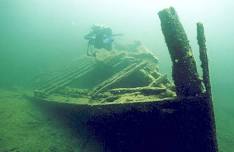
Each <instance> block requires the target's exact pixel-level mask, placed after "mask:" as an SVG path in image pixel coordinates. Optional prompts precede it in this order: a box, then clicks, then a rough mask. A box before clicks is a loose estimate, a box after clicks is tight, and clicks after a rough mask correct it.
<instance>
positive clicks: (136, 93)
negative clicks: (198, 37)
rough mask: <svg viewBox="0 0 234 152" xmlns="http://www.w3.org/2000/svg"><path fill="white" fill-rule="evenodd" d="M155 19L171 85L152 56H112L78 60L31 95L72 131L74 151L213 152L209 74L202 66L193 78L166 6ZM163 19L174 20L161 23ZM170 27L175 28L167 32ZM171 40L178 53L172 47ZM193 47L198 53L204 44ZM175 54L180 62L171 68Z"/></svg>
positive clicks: (192, 67) (193, 68) (189, 59)
mask: <svg viewBox="0 0 234 152" xmlns="http://www.w3.org/2000/svg"><path fill="white" fill-rule="evenodd" d="M159 16H160V18H162V16H163V19H161V23H162V30H163V33H164V36H165V39H166V43H167V45H168V48H169V51H170V54H171V58H172V61H173V76H172V77H173V80H174V84H175V86H174V84H173V83H171V82H170V81H169V80H168V79H167V77H166V75H163V74H161V73H160V72H159V70H158V63H157V59H156V58H154V57H152V55H149V54H141V55H139V54H130V55H126V54H121V53H120V54H117V55H114V56H113V57H108V58H106V59H104V60H102V61H101V62H100V61H95V60H94V59H91V58H85V59H84V60H83V59H82V61H83V62H81V60H79V64H75V66H73V65H72V66H71V67H70V68H67V69H68V70H66V71H64V72H61V73H60V74H55V76H54V77H52V78H51V79H50V80H48V81H45V83H44V85H43V84H42V85H41V86H40V87H38V89H37V90H35V96H34V98H33V99H34V100H36V101H38V102H35V103H36V104H37V105H38V106H40V107H42V109H44V110H46V112H47V113H48V114H49V115H50V116H52V117H53V118H55V119H58V120H59V121H62V122H66V123H68V125H69V126H70V127H71V128H73V129H74V130H75V132H76V133H77V132H78V133H77V137H78V138H79V139H80V141H81V143H80V144H79V146H78V147H80V148H79V150H80V151H83V152H91V151H92V152H131V151H139V152H143V151H147V152H151V151H155V152H174V151H178V152H217V151H218V147H217V142H216V132H215V120H214V113H213V106H212V96H211V91H210V85H209V80H208V79H207V78H209V75H207V73H206V74H205V75H204V71H203V81H199V80H200V79H199V78H198V74H197V70H196V65H195V61H194V59H193V57H191V56H188V55H187V54H188V52H189V51H191V48H190V47H187V46H186V45H188V44H185V43H187V42H188V41H187V39H186V38H187V37H186V35H185V33H184V31H183V28H182V25H181V24H177V22H178V23H180V22H179V20H178V17H177V15H176V13H175V11H174V9H173V8H169V9H165V10H163V11H161V12H160V13H159ZM168 16H169V18H167V17H168ZM165 18H167V21H168V20H170V19H171V18H172V19H174V20H173V22H166V21H165V20H164V19H165ZM168 24H169V25H168ZM170 26H172V29H173V28H177V29H179V30H171V31H170V30H168V29H167V28H171V27H170ZM198 28H199V27H198ZM178 31H179V34H178V33H176V32H178ZM181 31H182V32H181ZM168 32H169V33H170V34H168ZM173 32H175V33H173ZM172 34H174V35H176V36H177V37H176V36H175V37H173V42H175V41H176V40H177V42H176V45H177V46H173V44H172V43H173V42H171V41H172V40H171V39H170V38H168V36H171V35H172ZM198 34H199V33H198ZM203 34H204V33H203ZM184 35H185V36H184ZM203 36H204V35H203ZM181 37H182V38H184V39H183V40H182V41H181ZM178 45H179V47H180V49H181V48H182V51H184V52H183V53H179V52H177V53H176V52H175V51H177V50H175V49H176V48H178ZM199 46H201V45H200V44H199ZM200 49H203V51H204V47H202V48H200ZM173 51H174V52H173ZM205 53H206V52H205ZM178 54H179V56H177V55H178ZM181 54H182V55H181ZM175 58H176V60H179V62H180V60H181V61H183V62H181V64H180V65H179V66H178V61H176V62H174V61H175ZM204 61H207V58H206V60H204V58H203V59H202V63H207V62H204ZM81 63H82V64H81ZM182 63H183V64H182ZM207 64H208V63H207ZM207 64H206V65H205V66H204V67H203V69H205V68H208V65H207ZM205 70H208V69H205ZM103 71H105V72H103ZM208 74H209V73H208ZM181 76H183V78H182V77H181ZM204 80H206V81H204ZM201 83H204V86H205V88H204V89H203V88H202V84H201ZM84 86H85V87H84ZM87 86H88V87H87ZM74 88H76V89H74ZM77 88H79V89H77ZM80 88H82V89H80Z"/></svg>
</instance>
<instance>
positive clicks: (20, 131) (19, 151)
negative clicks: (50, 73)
mask: <svg viewBox="0 0 234 152" xmlns="http://www.w3.org/2000/svg"><path fill="white" fill-rule="evenodd" d="M25 95H30V92H28V91H22V89H13V90H0V152H79V151H81V149H82V146H83V145H84V143H82V142H83V141H84V140H80V139H79V138H77V136H76V135H74V133H72V132H71V130H70V128H69V127H68V126H67V125H64V124H61V123H60V122H57V121H56V119H53V118H52V117H49V116H48V115H45V114H44V113H43V112H42V111H41V110H40V109H38V108H37V107H36V106H35V105H34V104H32V101H30V100H28V99H27V98H25ZM215 109H216V123H217V132H218V142H219V148H220V152H233V149H234V127H233V126H234V110H231V108H230V109H229V108H228V107H215Z"/></svg>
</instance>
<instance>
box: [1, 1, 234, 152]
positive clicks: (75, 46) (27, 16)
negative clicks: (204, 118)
mask: <svg viewBox="0 0 234 152" xmlns="http://www.w3.org/2000/svg"><path fill="white" fill-rule="evenodd" d="M233 4H234V2H232V1H231V0H223V1H221V0H216V1H211V0H208V1H202V0H198V1H193V2H189V1H183V0H175V1H173V2H172V1H169V0H168V1H155V2H154V1H150V0H139V1H134V0H119V1H114V0H95V1H94V0H86V1H84V0H71V1H69V2H68V1H65V0H59V1H55V0H52V1H49V0H32V1H28V0H21V1H16V0H15V1H14V0H13V1H7V0H2V1H0V69H1V73H0V88H1V89H0V151H3V152H10V151H18V152H27V151H28V152H34V151H35V152H36V151H38V152H39V151H50V152H55V151H56V152H57V151H59V152H60V151H61V152H62V151H64V152H65V151H66V152H68V151H71V152H73V151H79V150H80V148H81V147H82V145H83V143H81V141H79V139H77V138H75V137H74V136H73V134H72V133H71V132H70V131H69V129H67V128H66V127H67V126H63V125H62V124H59V123H58V122H56V121H55V120H54V119H53V118H50V117H48V116H45V115H44V113H43V112H41V111H40V110H38V109H37V108H36V107H35V106H32V105H31V103H30V101H29V100H28V99H26V98H25V96H26V95H31V94H32V90H33V87H34V83H35V81H36V80H37V79H38V77H40V76H43V75H44V74H46V73H47V72H48V71H56V70H57V69H59V68H60V67H61V66H64V65H66V63H70V62H71V61H73V60H76V58H78V57H80V56H82V55H85V54H86V49H87V42H86V41H85V40H84V38H83V37H84V35H85V34H86V33H87V32H88V31H89V28H90V26H91V25H92V24H94V23H98V24H104V25H108V26H110V27H111V28H112V30H113V32H114V33H123V36H121V37H118V38H116V40H115V41H117V42H120V43H121V42H131V41H134V40H140V41H141V42H142V43H143V44H144V45H145V46H146V47H147V48H148V49H149V50H151V51H152V52H153V53H155V54H156V55H157V56H158V58H159V60H160V65H159V66H160V70H161V71H163V72H164V73H167V74H168V75H170V74H171V61H170V58H169V53H168V50H167V47H166V44H165V42H164V37H163V35H162V32H161V27H160V21H159V18H158V16H157V12H158V11H160V10H161V9H163V8H165V7H168V6H174V7H175V9H176V10H177V12H178V15H179V16H180V19H181V22H182V23H183V25H184V28H185V30H186V32H187V35H188V37H189V40H190V44H191V46H192V48H193V52H194V54H195V57H196V59H197V63H198V65H199V64H200V63H199V60H198V46H197V42H196V22H197V21H201V22H203V23H204V26H205V32H206V37H207V47H208V56H209V63H210V77H211V83H212V91H213V98H214V106H215V115H216V125H217V134H218V142H219V147H220V151H223V152H232V151H233V149H234V146H233V145H234V129H233V126H234V119H233V117H234V103H233V102H232V97H233V92H234V87H233V86H234V81H233V75H234V70H233V65H234V63H233V56H234V51H233V50H234V46H233V39H234V32H233V27H234V21H233V20H232V18H233V14H234V11H233V9H232V6H233Z"/></svg>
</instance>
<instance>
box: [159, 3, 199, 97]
mask: <svg viewBox="0 0 234 152" xmlns="http://www.w3.org/2000/svg"><path fill="white" fill-rule="evenodd" d="M158 15H159V18H160V20H161V27H162V32H163V35H164V37H165V41H166V44H167V47H168V50H169V53H170V56H171V60H172V63H173V68H172V77H173V79H174V83H175V86H176V93H177V96H179V97H186V96H197V95H200V94H201V93H202V85H201V80H200V79H199V77H198V72H197V68H196V63H195V60H194V58H193V54H192V49H191V46H190V45H189V40H188V38H187V35H186V34H185V31H184V28H183V26H182V24H181V23H180V21H179V18H178V16H177V14H176V11H175V10H174V8H172V7H171V8H168V9H164V10H162V11H160V12H159V13H158Z"/></svg>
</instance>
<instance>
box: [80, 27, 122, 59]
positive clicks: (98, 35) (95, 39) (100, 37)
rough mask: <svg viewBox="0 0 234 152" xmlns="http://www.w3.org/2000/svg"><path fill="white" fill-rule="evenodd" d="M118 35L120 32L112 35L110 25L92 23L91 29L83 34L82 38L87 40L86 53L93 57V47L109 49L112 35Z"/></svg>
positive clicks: (110, 48)
mask: <svg viewBox="0 0 234 152" xmlns="http://www.w3.org/2000/svg"><path fill="white" fill-rule="evenodd" d="M119 35H121V34H115V35H113V34H112V29H111V28H110V27H105V26H101V25H93V26H92V27H91V31H90V32H89V33H88V34H86V35H85V36H84V38H85V39H86V40H88V48H87V55H88V56H94V57H95V56H96V52H94V48H96V49H106V50H108V51H111V50H112V43H113V41H114V39H113V36H119Z"/></svg>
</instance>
